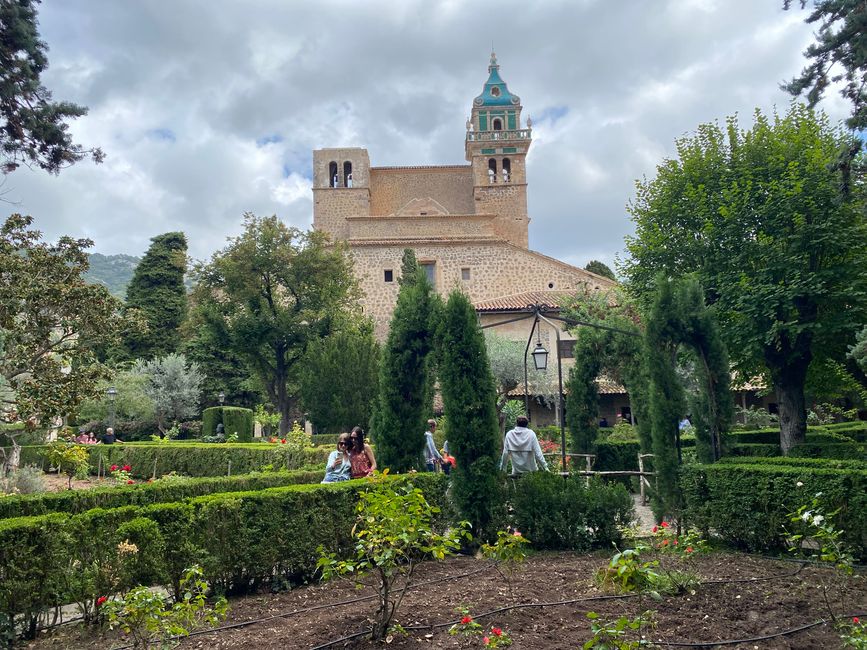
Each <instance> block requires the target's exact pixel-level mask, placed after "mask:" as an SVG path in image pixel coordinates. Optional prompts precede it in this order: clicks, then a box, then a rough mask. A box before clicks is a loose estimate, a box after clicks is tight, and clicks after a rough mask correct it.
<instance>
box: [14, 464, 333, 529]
mask: <svg viewBox="0 0 867 650" xmlns="http://www.w3.org/2000/svg"><path fill="white" fill-rule="evenodd" d="M322 476H323V473H322V472H321V471H315V472H314V471H305V470H297V471H294V472H266V473H263V474H240V475H238V476H218V477H207V478H190V479H184V480H178V481H170V482H169V481H156V482H154V483H138V484H136V485H118V486H106V487H97V488H93V489H89V490H64V491H63V492H42V493H38V494H17V495H12V496H7V497H4V498H2V499H0V519H7V518H9V517H33V516H37V515H45V514H48V513H51V512H65V513H67V514H77V513H79V512H85V511H86V510H91V509H93V508H120V507H123V506H144V505H149V504H152V503H166V502H170V501H181V500H183V499H187V498H191V497H197V496H202V495H204V494H216V493H218V492H244V491H249V490H264V489H265V488H271V487H280V486H284V485H295V484H299V483H319V482H320V481H321V480H322ZM111 480H112V479H109V481H111Z"/></svg>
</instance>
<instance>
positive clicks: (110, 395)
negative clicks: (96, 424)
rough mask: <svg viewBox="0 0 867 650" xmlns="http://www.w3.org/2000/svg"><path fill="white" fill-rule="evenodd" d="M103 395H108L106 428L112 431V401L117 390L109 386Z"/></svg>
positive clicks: (115, 396)
mask: <svg viewBox="0 0 867 650" xmlns="http://www.w3.org/2000/svg"><path fill="white" fill-rule="evenodd" d="M105 394H106V395H108V426H109V428H110V429H114V400H115V399H116V398H117V388H115V387H114V386H109V387H108V390H106V391H105Z"/></svg>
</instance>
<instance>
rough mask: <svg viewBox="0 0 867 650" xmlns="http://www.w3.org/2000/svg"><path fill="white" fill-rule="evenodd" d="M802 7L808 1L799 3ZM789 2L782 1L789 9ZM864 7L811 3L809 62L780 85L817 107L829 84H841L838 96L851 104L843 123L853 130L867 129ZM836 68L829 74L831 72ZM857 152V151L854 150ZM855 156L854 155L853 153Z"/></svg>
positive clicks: (835, 1) (845, 0)
mask: <svg viewBox="0 0 867 650" xmlns="http://www.w3.org/2000/svg"><path fill="white" fill-rule="evenodd" d="M799 3H800V5H801V8H802V9H803V8H804V7H806V6H807V0H799ZM791 6H792V0H783V8H784V9H786V10H788V9H789V8H790V7H791ZM865 21H867V5H865V4H864V3H863V2H857V1H855V0H814V2H813V11H812V12H811V13H810V15H809V16H807V19H806V22H807V23H808V24H811V25H812V24H815V23H819V31H818V32H817V33H816V42H815V43H813V44H811V45H810V46H809V47H807V49H806V51H805V52H804V56H805V57H807V59H812V62H811V63H810V64H808V65H807V66H806V67H805V68H804V69H803V70H802V71H801V74H800V75H799V76H797V77H795V78H794V79H792V80H791V81H790V82H788V83H785V84H783V89H784V90H786V91H788V92H790V93H791V94H792V95H794V96H795V97H798V96H800V95H802V94H804V93H806V94H807V101H808V102H809V105H810V106H811V107H814V106H816V104H818V103H819V102H820V101H821V99H822V96H823V95H824V94H825V89H826V88H827V87H828V86H829V85H830V84H832V83H837V82H839V81H844V82H845V85H844V86H843V87H842V88H841V90H840V94H841V95H842V96H843V97H845V98H846V99H848V100H849V101H850V102H852V114H851V116H850V117H849V119H848V120H847V122H846V124H847V125H848V126H849V127H850V128H852V129H855V130H860V129H864V128H865V127H867V32H865V31H864V27H863V26H864V24H865ZM835 66H836V67H837V68H838V69H839V72H838V73H835V74H832V73H831V69H832V68H834V67H835ZM855 151H857V150H855ZM853 153H854V152H853Z"/></svg>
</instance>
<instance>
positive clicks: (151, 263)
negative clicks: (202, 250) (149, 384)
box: [125, 232, 187, 359]
mask: <svg viewBox="0 0 867 650" xmlns="http://www.w3.org/2000/svg"><path fill="white" fill-rule="evenodd" d="M186 270H187V238H186V236H185V235H184V233H182V232H168V233H165V234H164V235H158V236H156V237H154V238H153V239H151V245H150V248H148V251H147V253H145V256H144V257H143V258H142V261H141V262H140V263H139V265H138V266H137V267H136V269H135V272H134V273H133V276H132V281H131V282H130V283H129V286H128V287H127V289H126V305H127V308H131V309H138V310H139V311H140V312H141V314H142V316H143V318H144V319H145V321H146V322H147V325H148V327H147V330H146V331H143V332H141V333H137V334H134V335H132V336H129V337H127V339H126V341H125V344H126V348H127V352H128V353H129V355H130V357H131V358H133V359H153V358H154V357H163V356H165V355H167V354H169V353H172V352H177V351H178V346H179V342H180V331H179V330H180V327H181V325H182V324H183V322H184V320H185V319H186V316H187V290H186V287H184V273H186Z"/></svg>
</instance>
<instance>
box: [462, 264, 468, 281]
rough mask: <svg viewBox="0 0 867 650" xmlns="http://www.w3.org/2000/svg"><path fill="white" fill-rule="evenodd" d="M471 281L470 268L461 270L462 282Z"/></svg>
mask: <svg viewBox="0 0 867 650" xmlns="http://www.w3.org/2000/svg"><path fill="white" fill-rule="evenodd" d="M469 279H470V269H469V267H464V268H462V269H461V280H469Z"/></svg>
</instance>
